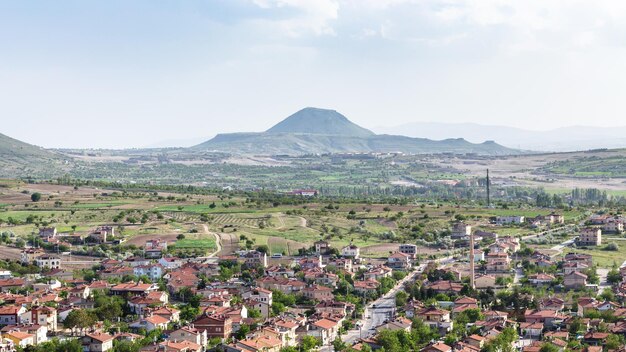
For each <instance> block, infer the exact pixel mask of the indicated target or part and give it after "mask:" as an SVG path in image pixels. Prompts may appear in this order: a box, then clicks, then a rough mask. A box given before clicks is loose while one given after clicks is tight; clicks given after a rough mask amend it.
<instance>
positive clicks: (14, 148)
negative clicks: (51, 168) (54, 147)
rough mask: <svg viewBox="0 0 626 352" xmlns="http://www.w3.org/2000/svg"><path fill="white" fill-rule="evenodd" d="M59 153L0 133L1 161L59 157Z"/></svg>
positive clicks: (29, 160)
mask: <svg viewBox="0 0 626 352" xmlns="http://www.w3.org/2000/svg"><path fill="white" fill-rule="evenodd" d="M59 158H60V157H59V155H58V154H56V153H53V152H51V151H48V150H46V149H44V148H41V147H37V146H35V145H32V144H28V143H24V142H22V141H19V140H17V139H14V138H11V137H9V136H6V135H4V134H2V133H0V161H7V160H11V161H19V162H24V163H26V162H31V161H32V160H33V159H59Z"/></svg>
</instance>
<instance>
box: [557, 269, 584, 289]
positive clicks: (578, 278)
mask: <svg viewBox="0 0 626 352" xmlns="http://www.w3.org/2000/svg"><path fill="white" fill-rule="evenodd" d="M563 285H564V286H565V287H566V288H573V289H577V288H583V287H585V286H586V285H587V275H585V274H583V273H579V272H577V271H574V272H572V273H570V274H568V275H565V277H564V279H563Z"/></svg>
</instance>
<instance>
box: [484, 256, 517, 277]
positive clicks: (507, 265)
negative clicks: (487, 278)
mask: <svg viewBox="0 0 626 352" xmlns="http://www.w3.org/2000/svg"><path fill="white" fill-rule="evenodd" d="M489 254H490V256H489V257H487V263H486V264H485V270H487V271H488V272H491V273H501V272H507V271H509V270H510V269H511V260H510V259H509V257H508V256H505V257H503V258H498V257H495V258H494V257H492V256H491V253H489Z"/></svg>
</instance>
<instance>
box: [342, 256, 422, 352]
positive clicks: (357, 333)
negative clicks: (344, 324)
mask: <svg viewBox="0 0 626 352" xmlns="http://www.w3.org/2000/svg"><path fill="white" fill-rule="evenodd" d="M425 267H426V264H422V265H419V266H418V267H417V268H416V270H414V271H413V272H411V273H410V274H409V275H407V276H406V277H405V278H404V279H402V280H400V281H399V282H398V283H397V284H396V286H394V287H393V288H392V289H391V290H389V292H387V294H386V295H384V296H382V297H380V298H379V299H377V300H376V301H374V302H372V303H370V304H369V305H368V306H367V307H365V311H364V312H363V316H364V318H363V319H361V320H358V321H356V322H355V324H356V325H360V326H361V328H360V329H353V330H350V331H348V333H347V334H346V335H344V336H343V341H344V342H345V343H346V344H348V345H352V344H353V343H355V342H356V341H357V340H358V339H359V338H365V337H369V336H371V335H373V334H374V333H375V332H376V331H375V329H376V327H377V326H380V325H382V324H384V321H385V320H390V319H391V318H392V317H393V315H394V313H395V309H396V293H398V291H400V290H403V289H404V284H405V283H406V282H409V281H412V280H415V277H416V276H417V275H419V274H420V273H421V272H422V271H424V268H425ZM374 306H376V307H375V308H374Z"/></svg>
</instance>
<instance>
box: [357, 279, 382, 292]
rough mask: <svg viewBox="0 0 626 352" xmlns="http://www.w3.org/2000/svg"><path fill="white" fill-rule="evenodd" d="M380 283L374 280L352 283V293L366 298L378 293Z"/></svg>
mask: <svg viewBox="0 0 626 352" xmlns="http://www.w3.org/2000/svg"><path fill="white" fill-rule="evenodd" d="M379 286H380V282H378V281H376V280H364V281H354V291H355V293H356V294H357V295H361V296H368V295H372V294H375V293H377V292H378V287H379Z"/></svg>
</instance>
